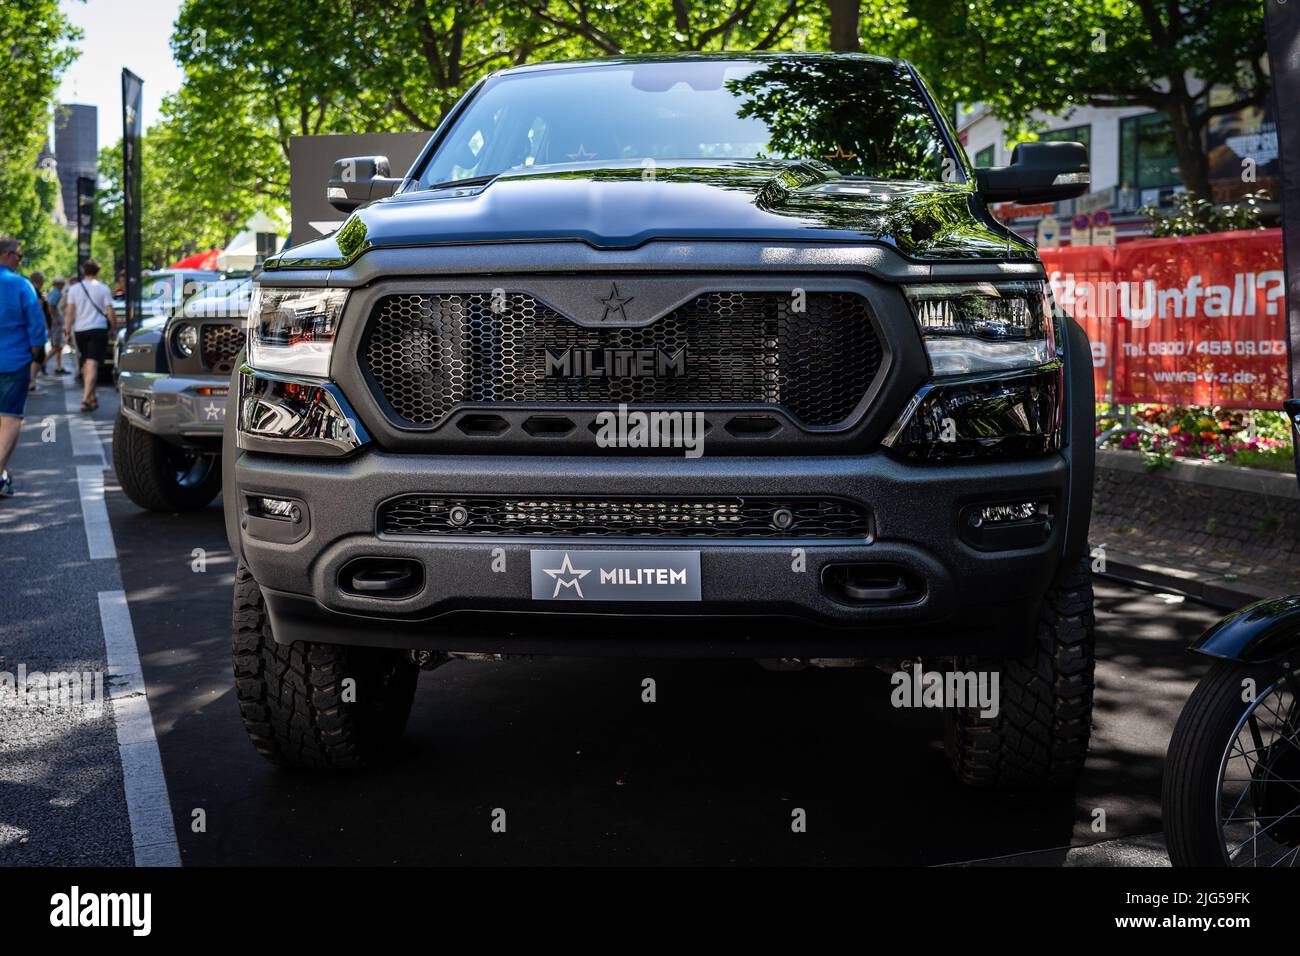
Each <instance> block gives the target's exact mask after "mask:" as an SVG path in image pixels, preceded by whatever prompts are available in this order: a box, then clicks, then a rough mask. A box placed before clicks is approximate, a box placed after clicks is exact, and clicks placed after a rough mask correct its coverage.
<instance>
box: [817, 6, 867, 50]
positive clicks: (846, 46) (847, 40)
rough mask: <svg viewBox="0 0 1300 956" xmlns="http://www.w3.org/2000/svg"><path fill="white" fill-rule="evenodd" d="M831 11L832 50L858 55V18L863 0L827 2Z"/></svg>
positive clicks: (859, 47)
mask: <svg viewBox="0 0 1300 956" xmlns="http://www.w3.org/2000/svg"><path fill="white" fill-rule="evenodd" d="M826 6H828V7H830V11H831V49H832V50H835V51H836V52H838V53H857V52H858V50H860V49H862V47H861V46H860V45H859V44H858V17H859V16H860V15H861V12H862V0H826Z"/></svg>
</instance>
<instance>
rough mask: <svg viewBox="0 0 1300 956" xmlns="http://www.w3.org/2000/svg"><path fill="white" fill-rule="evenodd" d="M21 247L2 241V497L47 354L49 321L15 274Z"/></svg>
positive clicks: (9, 482) (10, 482)
mask: <svg viewBox="0 0 1300 956" xmlns="http://www.w3.org/2000/svg"><path fill="white" fill-rule="evenodd" d="M22 261H23V244H22V243H21V242H20V241H18V240H17V239H11V238H9V237H7V236H4V237H0V497H3V498H8V497H9V496H11V495H12V494H13V493H14V491H13V488H14V483H13V479H12V478H10V477H9V457H10V456H11V455H12V454H13V451H14V448H15V447H16V446H17V445H18V436H19V434H20V433H21V431H22V426H23V412H25V411H26V409H27V386H28V383H29V382H30V381H31V376H32V372H31V368H32V361H33V360H34V359H35V358H36V356H38V355H40V356H44V355H45V317H44V315H43V314H42V312H41V304H40V300H39V299H37V297H36V290H35V289H34V288H32V284H31V283H30V282H28V281H27V280H26V279H25V278H23V277H22V276H20V275H19V274H18V272H17V269H18V264H19V263H20V262H22Z"/></svg>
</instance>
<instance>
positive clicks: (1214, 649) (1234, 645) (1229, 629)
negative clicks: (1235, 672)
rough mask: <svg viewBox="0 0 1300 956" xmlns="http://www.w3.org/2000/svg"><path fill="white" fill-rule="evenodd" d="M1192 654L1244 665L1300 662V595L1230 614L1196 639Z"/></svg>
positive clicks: (1256, 604) (1252, 606) (1249, 605)
mask: <svg viewBox="0 0 1300 956" xmlns="http://www.w3.org/2000/svg"><path fill="white" fill-rule="evenodd" d="M1192 650H1193V651H1195V652H1196V653H1198V654H1205V655H1206V656H1207V657H1215V658H1218V659H1220V660H1225V661H1240V662H1242V663H1243V664H1267V663H1273V662H1277V661H1298V662H1300V594H1292V595H1290V596H1289V597H1281V598H1269V599H1268V600H1267V601H1258V602H1256V603H1255V604H1248V605H1247V606H1246V607H1243V608H1241V609H1239V610H1236V611H1233V612H1232V613H1231V614H1229V615H1228V616H1227V617H1225V618H1224V619H1223V620H1221V621H1219V623H1217V624H1215V625H1214V626H1213V627H1211V628H1210V629H1209V630H1208V631H1206V632H1205V633H1204V634H1202V635H1201V636H1200V637H1199V638H1197V639H1196V641H1195V642H1194V643H1193V644H1192Z"/></svg>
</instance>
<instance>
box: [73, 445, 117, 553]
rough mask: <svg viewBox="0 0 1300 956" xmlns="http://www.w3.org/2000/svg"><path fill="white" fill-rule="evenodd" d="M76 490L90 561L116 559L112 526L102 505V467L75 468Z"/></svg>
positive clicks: (80, 466)
mask: <svg viewBox="0 0 1300 956" xmlns="http://www.w3.org/2000/svg"><path fill="white" fill-rule="evenodd" d="M77 490H78V493H79V495H80V497H81V518H82V521H83V522H84V523H85V525H86V547H87V548H88V549H89V550H90V559H91V560H92V561H94V560H98V559H100V558H113V559H115V560H116V558H117V545H116V544H115V543H114V542H113V526H112V525H111V524H109V523H108V506H107V505H106V504H105V503H104V467H103V466H102V465H78V466H77Z"/></svg>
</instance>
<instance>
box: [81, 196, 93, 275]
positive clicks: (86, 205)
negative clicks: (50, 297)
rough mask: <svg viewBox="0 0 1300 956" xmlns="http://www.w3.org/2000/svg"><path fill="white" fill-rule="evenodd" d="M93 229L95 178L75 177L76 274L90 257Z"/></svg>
mask: <svg viewBox="0 0 1300 956" xmlns="http://www.w3.org/2000/svg"><path fill="white" fill-rule="evenodd" d="M94 231H95V178H94V177H93V176H78V177H77V275H83V274H84V273H83V272H82V271H81V270H82V267H83V266H84V265H85V264H86V260H87V259H89V258H90V240H91V237H92V235H93V234H94Z"/></svg>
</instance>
